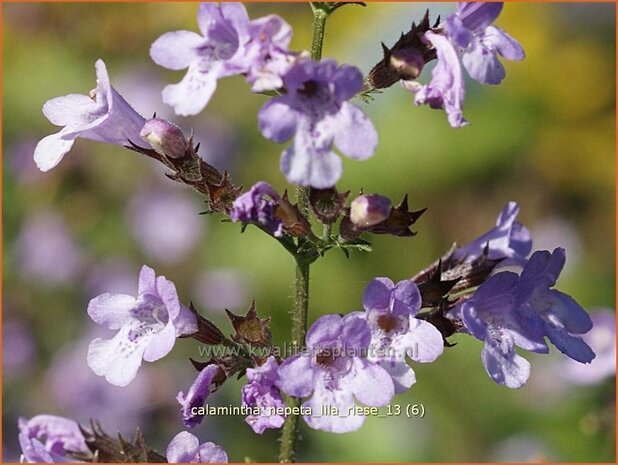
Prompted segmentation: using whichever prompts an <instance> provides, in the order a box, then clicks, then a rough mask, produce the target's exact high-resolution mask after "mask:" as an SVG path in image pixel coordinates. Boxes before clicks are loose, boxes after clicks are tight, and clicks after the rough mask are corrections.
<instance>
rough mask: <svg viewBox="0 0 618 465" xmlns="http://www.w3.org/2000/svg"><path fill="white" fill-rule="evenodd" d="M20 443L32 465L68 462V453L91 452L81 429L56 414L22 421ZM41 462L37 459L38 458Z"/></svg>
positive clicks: (20, 421) (20, 419) (21, 419)
mask: <svg viewBox="0 0 618 465" xmlns="http://www.w3.org/2000/svg"><path fill="white" fill-rule="evenodd" d="M18 425H19V431H20V435H19V441H20V444H21V446H22V451H23V453H24V456H25V457H26V459H27V460H28V461H29V462H37V461H43V462H62V461H66V458H65V456H66V454H67V453H69V452H77V453H79V452H82V453H87V452H88V451H89V449H88V446H86V442H85V440H84V436H83V435H82V433H81V431H80V430H79V426H78V424H77V423H76V422H74V421H73V420H69V419H68V418H63V417H57V416H54V415H37V416H35V417H32V418H31V419H30V420H26V419H25V418H19V420H18ZM37 457H38V458H39V459H41V460H35V458H37Z"/></svg>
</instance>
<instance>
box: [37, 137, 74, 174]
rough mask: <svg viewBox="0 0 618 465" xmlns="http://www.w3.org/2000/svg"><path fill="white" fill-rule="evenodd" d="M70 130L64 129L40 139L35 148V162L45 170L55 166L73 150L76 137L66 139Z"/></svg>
mask: <svg viewBox="0 0 618 465" xmlns="http://www.w3.org/2000/svg"><path fill="white" fill-rule="evenodd" d="M67 132H68V131H67V130H66V129H63V130H62V131H60V132H57V133H56V134H52V135H50V136H47V137H44V138H43V139H41V140H40V141H39V143H38V144H37V145H36V148H35V149H34V162H35V163H36V166H37V167H38V168H39V169H40V170H41V171H43V172H45V171H49V170H51V169H52V168H54V167H55V166H56V165H58V163H60V161H61V160H62V158H63V157H64V156H65V154H66V153H67V152H68V151H69V150H71V147H73V143H74V142H75V137H70V138H68V139H65V138H64V136H65V135H66V133H67Z"/></svg>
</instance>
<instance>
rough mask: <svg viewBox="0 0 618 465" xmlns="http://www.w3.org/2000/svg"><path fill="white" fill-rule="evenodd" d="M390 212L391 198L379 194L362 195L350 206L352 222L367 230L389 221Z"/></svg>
mask: <svg viewBox="0 0 618 465" xmlns="http://www.w3.org/2000/svg"><path fill="white" fill-rule="evenodd" d="M390 211H391V201H390V199H389V198H387V197H384V196H381V195H377V194H373V195H361V196H359V197H356V198H355V199H354V200H352V203H351V204H350V221H352V223H354V225H356V226H359V227H361V228H367V227H370V226H375V225H376V224H379V223H381V222H382V221H384V220H385V219H387V218H388V215H389V214H390Z"/></svg>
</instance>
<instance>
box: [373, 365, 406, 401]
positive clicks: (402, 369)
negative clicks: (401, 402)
mask: <svg viewBox="0 0 618 465" xmlns="http://www.w3.org/2000/svg"><path fill="white" fill-rule="evenodd" d="M376 363H377V364H378V365H380V366H381V367H382V368H384V369H385V370H386V371H387V372H388V374H389V375H390V376H391V378H392V380H393V385H394V387H395V393H396V394H400V393H402V392H406V391H407V390H408V389H410V387H411V386H412V385H413V384H414V383H416V375H415V373H414V370H413V369H412V368H410V367H409V366H408V364H407V363H406V362H405V360H396V359H388V360H385V359H380V360H376Z"/></svg>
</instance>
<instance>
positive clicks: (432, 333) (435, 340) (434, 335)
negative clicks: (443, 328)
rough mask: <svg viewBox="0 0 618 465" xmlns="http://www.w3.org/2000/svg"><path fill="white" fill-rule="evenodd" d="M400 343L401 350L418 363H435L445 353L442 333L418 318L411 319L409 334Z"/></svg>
mask: <svg viewBox="0 0 618 465" xmlns="http://www.w3.org/2000/svg"><path fill="white" fill-rule="evenodd" d="M398 342H399V344H400V347H401V349H403V350H404V351H405V353H406V354H407V355H408V356H409V357H410V358H411V359H412V360H414V361H416V362H421V363H428V362H433V361H434V360H435V359H437V358H438V357H439V356H440V355H442V352H444V341H443V339H442V334H441V333H440V331H438V329H437V328H436V327H435V326H434V325H432V324H431V323H428V322H426V321H423V320H419V319H417V318H410V326H409V328H408V332H407V333H406V334H405V335H404V336H403V337H402V338H401V339H400V340H399V341H398Z"/></svg>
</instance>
